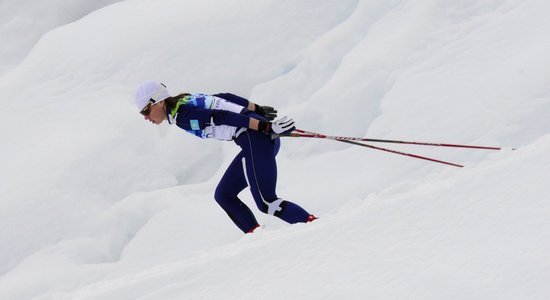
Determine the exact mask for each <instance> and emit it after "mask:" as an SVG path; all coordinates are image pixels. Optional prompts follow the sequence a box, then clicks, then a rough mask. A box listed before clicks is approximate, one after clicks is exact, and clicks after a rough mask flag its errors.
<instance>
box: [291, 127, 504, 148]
mask: <svg viewBox="0 0 550 300" xmlns="http://www.w3.org/2000/svg"><path fill="white" fill-rule="evenodd" d="M291 135H292V136H296V137H305V138H317V139H329V140H337V141H356V142H372V143H394V144H407V145H419V146H436V147H455V148H470V149H483V150H501V149H502V148H499V147H488V146H472V145H458V144H442V143H426V142H408V141H398V140H382V139H369V138H356V137H347V136H331V135H324V134H319V133H313V132H309V131H305V130H301V129H296V130H294V131H293V132H292V133H291Z"/></svg>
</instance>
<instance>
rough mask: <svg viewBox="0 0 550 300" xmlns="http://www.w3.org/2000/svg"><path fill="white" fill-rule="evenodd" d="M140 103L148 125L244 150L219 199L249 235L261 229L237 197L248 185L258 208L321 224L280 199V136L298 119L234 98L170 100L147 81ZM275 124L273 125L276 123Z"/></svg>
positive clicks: (227, 174) (191, 96)
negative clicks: (167, 126)
mask: <svg viewBox="0 0 550 300" xmlns="http://www.w3.org/2000/svg"><path fill="white" fill-rule="evenodd" d="M135 102H136V105H137V108H138V110H139V111H140V113H141V114H142V115H143V116H145V120H147V121H150V122H152V123H154V124H157V125H158V124H161V123H162V122H164V121H165V120H167V121H168V122H169V123H170V124H176V125H177V126H178V127H180V128H181V129H183V130H185V131H187V132H189V133H191V134H193V135H195V136H197V137H200V138H214V139H218V140H224V141H230V140H233V141H235V143H236V144H237V145H239V147H241V149H242V151H240V152H239V154H237V156H236V157H235V159H234V160H233V162H231V164H230V165H229V167H228V169H227V170H226V171H225V174H224V175H223V177H222V179H221V181H220V182H219V184H218V186H217V188H216V191H215V194H214V198H215V200H216V202H218V204H219V205H220V206H221V207H222V208H223V210H224V211H225V212H226V213H227V215H228V216H229V218H231V220H232V221H233V222H234V223H235V225H237V227H239V229H241V230H242V231H243V232H244V233H251V232H253V231H254V230H255V229H256V228H258V227H259V226H260V225H259V224H258V222H257V221H256V218H255V217H254V214H253V213H252V211H251V210H250V209H249V208H248V206H246V204H244V203H243V202H242V201H241V200H240V199H239V198H238V194H239V193H240V192H241V191H242V190H243V189H245V188H246V187H247V186H249V187H250V191H251V192H252V196H253V198H254V201H255V203H256V205H257V206H258V209H259V210H260V211H261V212H263V213H267V214H270V215H274V216H276V217H279V218H280V219H282V220H284V221H286V222H288V223H291V224H294V223H306V222H311V221H313V220H315V219H317V218H316V217H315V216H314V215H312V214H310V213H308V212H306V211H305V210H304V209H303V208H302V207H300V206H298V205H297V204H295V203H292V202H290V201H287V200H284V199H282V198H279V197H278V196H277V194H276V191H275V185H276V182H277V164H276V161H275V156H276V155H277V152H278V151H279V147H280V140H279V137H278V136H279V135H285V134H289V133H290V132H292V131H293V130H294V129H295V128H296V127H295V126H294V120H292V119H290V118H287V117H284V118H281V119H278V120H275V121H273V120H274V119H275V118H276V116H277V115H276V113H277V111H276V110H275V109H274V108H272V107H269V106H260V105H257V104H254V103H252V102H250V101H248V100H247V99H245V98H242V97H239V96H236V95H233V94H228V93H224V94H214V95H205V94H187V93H184V94H180V95H177V96H173V97H171V96H170V95H169V93H168V90H167V89H166V86H164V85H163V84H162V83H158V82H155V81H145V82H143V83H142V84H141V85H140V86H139V88H138V90H137V93H136V98H135ZM271 121H273V122H271Z"/></svg>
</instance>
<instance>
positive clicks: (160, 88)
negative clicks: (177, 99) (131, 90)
mask: <svg viewBox="0 0 550 300" xmlns="http://www.w3.org/2000/svg"><path fill="white" fill-rule="evenodd" d="M168 97H170V94H168V90H167V89H166V86H165V85H164V84H162V83H159V82H155V81H152V80H147V81H144V82H143V83H142V84H141V85H140V86H139V87H138V89H137V93H136V99H135V100H136V106H137V108H138V110H140V111H141V110H142V109H143V108H144V107H145V106H147V104H149V102H150V101H151V100H152V101H153V102H154V103H157V102H159V101H162V100H164V99H166V98H168Z"/></svg>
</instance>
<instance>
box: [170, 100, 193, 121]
mask: <svg viewBox="0 0 550 300" xmlns="http://www.w3.org/2000/svg"><path fill="white" fill-rule="evenodd" d="M189 98H190V96H185V97H183V98H180V99H179V100H178V102H177V103H176V105H175V106H174V107H173V108H172V110H170V111H166V114H167V116H168V124H174V123H176V118H177V117H178V110H179V108H180V106H182V105H184V104H187V103H188V102H189Z"/></svg>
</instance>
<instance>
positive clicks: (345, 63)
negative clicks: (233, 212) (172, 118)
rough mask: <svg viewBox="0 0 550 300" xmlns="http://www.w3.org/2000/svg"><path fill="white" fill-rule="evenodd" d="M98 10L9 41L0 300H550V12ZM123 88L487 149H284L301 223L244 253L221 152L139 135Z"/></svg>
mask: <svg viewBox="0 0 550 300" xmlns="http://www.w3.org/2000/svg"><path fill="white" fill-rule="evenodd" d="M114 2H116V1H110V2H109V1H103V2H102V3H103V4H100V3H99V2H97V4H96V5H97V6H95V7H92V8H90V7H91V6H90V5H89V4H84V3H82V4H81V5H76V4H73V5H76V6H78V9H76V8H71V9H74V10H75V11H76V10H78V11H90V10H91V9H95V8H97V9H96V10H95V11H93V12H92V13H90V14H87V15H86V16H85V17H83V18H81V19H79V20H78V21H76V22H72V23H68V24H67V21H66V20H68V19H67V16H68V15H69V13H67V14H66V15H65V17H64V18H61V17H60V18H56V19H55V21H51V22H50V23H49V24H54V25H52V27H50V28H53V27H55V29H53V30H51V31H48V32H47V33H45V34H43V33H44V32H45V31H44V30H43V29H42V28H40V29H38V28H34V29H28V30H30V31H32V34H34V35H35V36H41V38H40V40H39V41H38V42H37V43H36V44H34V45H33V47H32V50H31V51H30V53H29V54H28V55H27V56H26V57H25V58H24V60H23V61H21V62H20V63H19V61H18V60H17V59H15V58H14V59H10V60H9V62H10V63H12V65H13V66H10V67H9V68H6V69H5V70H7V71H6V72H5V74H4V75H3V76H2V77H0V90H1V91H2V95H3V97H2V100H1V101H2V104H3V105H2V106H3V109H2V110H1V112H0V113H1V115H0V139H1V140H2V141H3V142H2V148H1V153H0V154H1V155H0V165H1V166H2V168H1V170H2V171H1V173H0V179H1V181H0V182H1V185H0V194H1V195H2V198H1V200H0V224H1V225H2V226H0V249H2V250H1V252H0V276H1V277H0V299H117V300H119V299H222V298H223V299H257V298H261V299H371V298H374V299H402V298H412V299H547V298H549V297H550V290H549V289H548V288H547V282H549V280H550V255H549V254H548V253H550V218H549V217H550V203H549V201H548V196H547V195H548V194H549V192H550V190H549V187H548V179H547V177H546V176H545V175H546V171H547V170H548V168H549V167H550V158H549V157H548V155H547V153H548V151H549V150H550V135H549V132H550V122H549V121H548V117H547V115H548V114H549V113H550V70H549V69H548V67H547V66H548V65H550V54H549V53H550V26H549V25H550V24H549V21H548V18H547V16H548V15H549V13H550V4H548V3H547V2H545V1H541V0H524V1H520V0H500V1H496V0H481V1H480V0H476V1H474V0H471V1H470V0H464V1H459V2H456V3H449V2H448V1H440V0H439V1H438V0H427V1H422V2H419V1H410V0H392V1H381V0H372V1H355V0H354V1H352V0H346V1H342V0H340V1H335V0H327V1H322V2H320V1H313V0H303V1H270V0H265V1H254V2H251V1H244V0H240V1H239V0H235V1H221V0H210V1H208V2H204V1H203V2H200V1H196V0H185V1H175V0H164V1H150V0H132V1H123V2H117V3H114ZM110 3H113V4H111V5H108V6H106V7H103V8H100V7H102V6H103V5H105V4H110ZM12 5H14V7H15V8H14V9H12V10H10V11H11V14H9V13H8V12H4V10H2V11H3V14H5V15H6V16H9V18H13V19H16V18H17V17H19V16H21V15H22V14H23V13H22V12H23V11H25V14H32V15H37V14H38V13H39V11H32V10H30V11H29V10H28V7H27V6H26V5H25V4H24V3H21V4H20V5H19V6H18V4H15V2H14V3H13V4H12ZM52 7H56V8H55V9H56V10H59V11H69V10H70V9H69V8H68V7H67V6H62V4H61V3H57V5H53V6H52ZM51 9H53V8H51ZM71 16H73V17H74V16H75V14H71ZM3 22H4V21H3ZM3 24H5V23H3ZM61 24H65V25H63V26H59V27H56V26H58V25H61ZM2 28H6V27H5V26H3V27H2ZM10 34H11V35H10V36H7V35H5V34H4V31H2V35H0V37H1V39H2V40H10V39H13V38H14V36H15V37H17V42H14V46H13V47H17V48H14V49H21V51H26V50H25V49H27V48H28V45H29V43H30V42H28V41H26V40H25V39H26V36H28V34H25V31H22V32H20V34H19V35H14V31H10ZM42 34H43V35H42ZM2 65H3V66H5V65H9V63H5V62H2ZM0 74H1V73H0ZM144 79H155V80H161V81H163V82H164V83H166V84H167V85H168V87H169V89H170V91H171V92H172V93H177V92H180V91H184V90H185V91H191V92H207V93H211V92H223V91H230V92H234V93H239V94H241V95H243V96H246V97H249V98H251V99H252V100H253V101H256V102H258V103H262V104H263V103H265V104H272V105H274V106H276V107H277V108H278V109H279V111H280V113H281V114H282V115H290V116H292V117H294V118H295V119H296V120H297V121H298V127H300V128H303V129H307V130H314V131H319V132H323V133H327V134H342V135H349V136H368V137H373V138H388V139H406V140H418V141H434V142H452V143H460V144H482V145H495V146H502V147H504V149H503V150H502V151H499V152H488V151H480V150H464V149H456V150H453V149H444V148H427V147H412V146H408V147H405V146H401V147H396V146H394V145H389V146H387V147H388V148H392V149H399V150H402V151H407V152H413V153H417V154H421V155H428V156H430V157H435V158H439V159H443V160H449V161H453V162H458V163H464V164H466V165H467V167H466V168H463V169H458V168H452V167H449V166H443V165H438V164H434V163H429V162H426V161H421V160H417V159H413V158H409V157H403V156H397V155H392V154H388V153H384V152H381V151H375V150H368V149H366V148H362V147H356V146H350V145H347V144H343V143H336V142H331V141H322V140H306V139H290V138H288V139H285V140H284V141H283V144H284V146H283V148H282V151H281V153H280V154H279V180H278V187H279V194H280V196H282V197H284V198H287V199H292V200H294V201H295V202H297V203H299V204H301V205H303V206H304V207H305V208H306V209H308V210H309V211H311V212H313V213H315V214H316V215H318V216H320V219H319V220H317V221H315V222H314V223H311V224H298V225H293V226H290V225H288V224H285V223H283V222H281V221H279V220H278V219H275V218H272V217H269V216H266V215H260V213H259V212H257V213H256V215H257V218H258V220H259V221H260V222H261V223H262V224H265V228H264V229H262V230H259V231H257V232H256V233H255V234H253V235H246V236H243V235H242V234H241V233H240V232H239V231H238V230H237V229H236V227H235V226H234V225H233V224H232V223H231V221H230V220H229V218H227V217H226V215H225V214H224V213H223V211H222V210H221V209H220V208H219V207H217V204H216V203H215V202H214V201H213V199H212V193H213V190H214V188H215V186H216V184H217V181H218V180H219V178H220V177H221V175H222V174H223V172H224V170H225V168H226V167H227V165H228V164H229V163H230V161H231V160H232V158H233V157H234V155H235V154H236V153H237V148H236V147H235V145H234V144H232V143H219V142H216V141H200V140H197V139H196V138H194V137H192V136H190V135H186V134H185V133H183V132H181V131H180V130H178V129H176V128H169V126H168V125H162V126H160V127H155V126H151V125H149V124H147V123H146V122H143V120H141V117H140V116H139V115H138V114H136V112H135V107H134V105H133V103H132V102H133V99H132V98H133V94H134V90H135V87H136V86H137V84H139V82H141V81H142V80H144ZM515 147H517V148H518V150H515V151H513V150H511V149H512V148H515ZM198 166H201V168H200V170H199V168H198ZM242 196H243V197H242V198H243V200H244V201H245V202H246V203H248V204H250V205H251V207H253V205H252V203H253V202H252V199H251V197H250V196H249V195H248V193H247V192H246V191H245V192H244V193H243V194H242ZM253 211H256V210H255V209H253Z"/></svg>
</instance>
